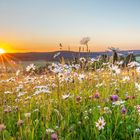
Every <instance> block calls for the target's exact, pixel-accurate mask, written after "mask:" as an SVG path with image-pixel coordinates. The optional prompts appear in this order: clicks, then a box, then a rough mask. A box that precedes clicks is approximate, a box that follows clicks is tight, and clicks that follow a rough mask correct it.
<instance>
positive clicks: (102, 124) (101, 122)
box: [96, 117, 106, 130]
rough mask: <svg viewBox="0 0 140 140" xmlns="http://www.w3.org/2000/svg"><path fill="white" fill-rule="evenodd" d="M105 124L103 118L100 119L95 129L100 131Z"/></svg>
mask: <svg viewBox="0 0 140 140" xmlns="http://www.w3.org/2000/svg"><path fill="white" fill-rule="evenodd" d="M105 124H106V122H105V120H104V118H103V117H100V118H99V119H98V121H97V122H96V127H97V128H98V130H101V129H104V126H105Z"/></svg>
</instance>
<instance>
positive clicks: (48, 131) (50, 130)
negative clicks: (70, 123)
mask: <svg viewBox="0 0 140 140" xmlns="http://www.w3.org/2000/svg"><path fill="white" fill-rule="evenodd" d="M46 133H47V134H48V133H54V130H53V129H50V128H47V129H46Z"/></svg>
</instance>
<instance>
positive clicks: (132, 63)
mask: <svg viewBox="0 0 140 140" xmlns="http://www.w3.org/2000/svg"><path fill="white" fill-rule="evenodd" d="M128 66H129V67H131V68H133V67H139V66H140V63H138V62H135V61H134V62H130V63H129V64H128Z"/></svg>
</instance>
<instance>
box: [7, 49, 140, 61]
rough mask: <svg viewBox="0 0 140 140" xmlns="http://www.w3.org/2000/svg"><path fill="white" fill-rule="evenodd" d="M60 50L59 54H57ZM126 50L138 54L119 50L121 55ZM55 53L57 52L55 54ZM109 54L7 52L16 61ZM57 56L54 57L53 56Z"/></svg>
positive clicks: (55, 59) (138, 53) (139, 52)
mask: <svg viewBox="0 0 140 140" xmlns="http://www.w3.org/2000/svg"><path fill="white" fill-rule="evenodd" d="M59 52H60V54H59ZM128 52H133V53H134V54H135V55H140V50H131V51H119V53H120V54H122V55H127V54H128ZM57 54H59V55H58V56H57ZM102 54H107V55H111V54H112V52H90V53H87V52H81V53H79V52H72V51H55V52H31V53H8V54H7V55H8V56H10V57H11V58H13V59H14V60H17V61H38V60H44V61H58V60H59V59H60V58H61V57H63V58H64V59H69V60H70V59H74V58H77V57H91V58H96V57H97V56H99V55H102ZM55 55H56V56H57V57H55V58H54V56H55Z"/></svg>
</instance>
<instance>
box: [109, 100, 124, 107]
mask: <svg viewBox="0 0 140 140" xmlns="http://www.w3.org/2000/svg"><path fill="white" fill-rule="evenodd" d="M124 103H125V101H122V100H120V101H115V102H113V103H112V104H113V105H115V106H120V105H122V106H123V104H124Z"/></svg>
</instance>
